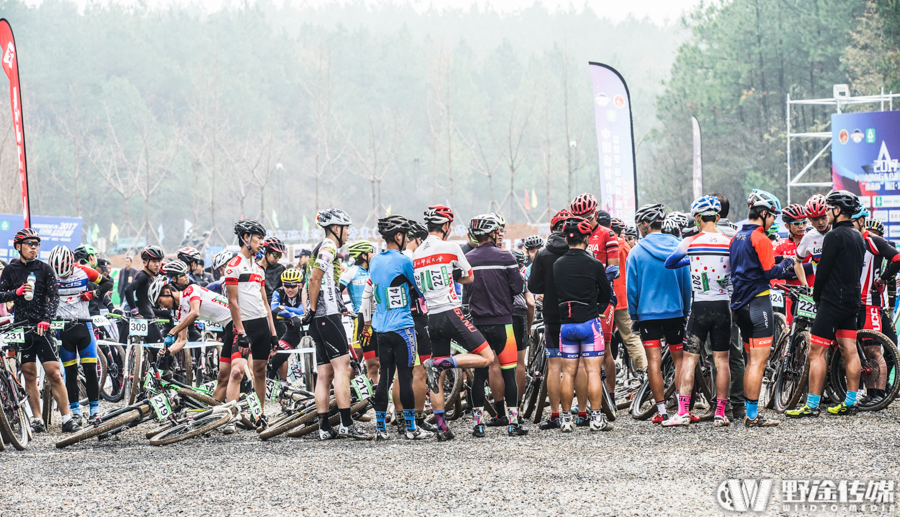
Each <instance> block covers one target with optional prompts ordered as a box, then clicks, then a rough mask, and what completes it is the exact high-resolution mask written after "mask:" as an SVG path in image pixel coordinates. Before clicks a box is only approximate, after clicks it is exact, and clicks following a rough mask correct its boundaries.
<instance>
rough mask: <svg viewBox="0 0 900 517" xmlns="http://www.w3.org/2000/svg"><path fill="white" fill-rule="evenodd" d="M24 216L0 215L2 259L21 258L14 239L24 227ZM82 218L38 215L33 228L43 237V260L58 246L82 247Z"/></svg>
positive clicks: (0, 255)
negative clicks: (14, 245) (14, 246)
mask: <svg viewBox="0 0 900 517" xmlns="http://www.w3.org/2000/svg"><path fill="white" fill-rule="evenodd" d="M24 223H25V221H24V218H23V217H22V214H0V258H2V259H3V260H6V261H9V260H11V259H14V258H16V257H18V256H19V254H18V253H17V252H16V250H15V248H13V237H14V236H15V235H16V232H17V231H19V230H21V229H22V228H23V227H24ZM81 224H82V223H81V218H80V217H51V216H46V215H36V216H34V217H32V218H31V227H32V228H34V229H35V230H37V232H38V235H40V236H41V253H40V255H39V257H40V259H41V260H46V259H47V257H48V256H50V250H52V249H53V247H54V246H56V245H58V244H62V245H63V246H67V247H68V248H69V249H75V248H77V247H78V246H80V245H81Z"/></svg>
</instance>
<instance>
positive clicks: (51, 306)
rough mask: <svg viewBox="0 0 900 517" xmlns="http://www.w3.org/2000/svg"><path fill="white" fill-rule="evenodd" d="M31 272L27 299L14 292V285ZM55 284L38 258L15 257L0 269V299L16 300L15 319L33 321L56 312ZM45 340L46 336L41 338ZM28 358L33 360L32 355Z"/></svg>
mask: <svg viewBox="0 0 900 517" xmlns="http://www.w3.org/2000/svg"><path fill="white" fill-rule="evenodd" d="M32 273H33V274H34V277H35V283H34V291H33V292H34V297H33V298H32V299H31V300H30V301H29V300H26V299H25V295H22V296H19V295H17V294H16V289H18V288H19V286H20V285H22V284H24V283H25V282H27V281H28V275H29V274H32ZM56 286H57V284H56V276H55V275H54V274H53V269H52V268H51V267H50V265H49V264H47V263H46V262H41V261H40V260H32V261H31V262H22V261H21V260H19V259H14V260H11V261H10V262H9V265H7V266H6V267H5V268H3V272H2V273H0V303H5V302H13V301H14V302H16V305H15V311H13V317H14V318H15V322H16V323H19V322H22V321H27V322H29V323H35V324H36V323H40V322H42V321H50V320H51V319H53V316H54V315H56V306H57V305H58V304H59V294H58V293H57V287H56ZM31 335H32V334H31V333H26V334H25V336H26V345H27V344H28V343H29V340H28V336H31ZM38 341H41V339H38ZM44 341H46V340H45V339H44ZM54 358H55V357H54ZM31 360H32V361H34V357H33V356H32V358H31ZM42 361H43V359H42Z"/></svg>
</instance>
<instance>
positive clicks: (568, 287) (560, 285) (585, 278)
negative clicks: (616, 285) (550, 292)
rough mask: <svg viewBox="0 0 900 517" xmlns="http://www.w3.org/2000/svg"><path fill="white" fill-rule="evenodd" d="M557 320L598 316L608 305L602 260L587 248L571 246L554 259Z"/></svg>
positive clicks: (606, 283) (580, 321) (609, 291)
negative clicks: (557, 301) (571, 247)
mask: <svg viewBox="0 0 900 517" xmlns="http://www.w3.org/2000/svg"><path fill="white" fill-rule="evenodd" d="M553 277H554V280H555V281H556V292H557V295H558V296H559V321H560V323H584V322H585V321H590V320H593V319H597V318H598V317H599V316H600V314H602V313H603V311H605V310H606V307H607V306H608V305H609V300H610V296H611V295H612V290H611V288H610V286H609V280H607V279H606V268H605V267H603V262H600V261H599V260H597V259H595V258H594V257H593V255H591V253H590V252H588V251H587V250H582V249H570V250H569V251H567V252H566V254H565V255H563V256H562V257H560V258H559V260H557V261H556V262H554V263H553Z"/></svg>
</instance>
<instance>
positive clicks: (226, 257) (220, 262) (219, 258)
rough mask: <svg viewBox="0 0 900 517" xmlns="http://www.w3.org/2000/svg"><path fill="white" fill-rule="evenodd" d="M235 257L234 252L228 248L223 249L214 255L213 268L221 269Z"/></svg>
mask: <svg viewBox="0 0 900 517" xmlns="http://www.w3.org/2000/svg"><path fill="white" fill-rule="evenodd" d="M232 258H234V254H232V253H231V252H230V251H228V250H222V251H220V252H218V253H216V254H215V255H213V259H212V267H213V269H214V270H215V269H219V268H220V267H224V266H225V264H228V263H229V262H231V259H232Z"/></svg>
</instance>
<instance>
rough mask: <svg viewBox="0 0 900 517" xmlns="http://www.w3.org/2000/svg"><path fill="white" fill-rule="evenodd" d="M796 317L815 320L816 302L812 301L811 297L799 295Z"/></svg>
mask: <svg viewBox="0 0 900 517" xmlns="http://www.w3.org/2000/svg"><path fill="white" fill-rule="evenodd" d="M797 316H802V317H804V318H809V319H811V320H814V319H816V302H814V301H813V299H812V296H809V295H806V294H801V295H800V298H799V300H798V301H797Z"/></svg>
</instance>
